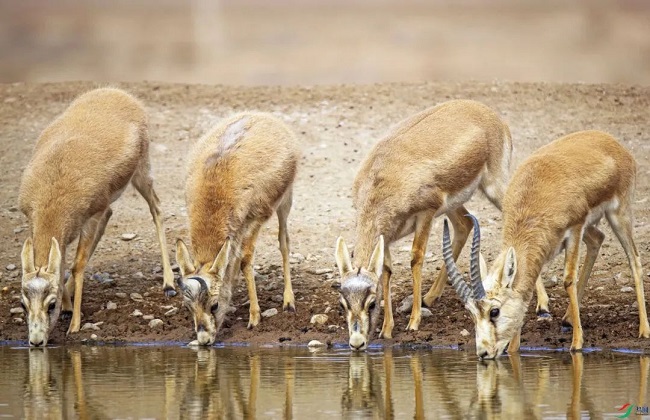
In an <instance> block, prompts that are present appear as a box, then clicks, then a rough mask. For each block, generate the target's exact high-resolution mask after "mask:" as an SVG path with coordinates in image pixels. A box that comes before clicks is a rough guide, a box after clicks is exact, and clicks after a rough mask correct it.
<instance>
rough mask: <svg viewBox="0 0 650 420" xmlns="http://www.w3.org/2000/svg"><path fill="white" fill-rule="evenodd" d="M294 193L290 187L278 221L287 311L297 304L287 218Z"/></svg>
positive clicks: (279, 207)
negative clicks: (292, 281)
mask: <svg viewBox="0 0 650 420" xmlns="http://www.w3.org/2000/svg"><path fill="white" fill-rule="evenodd" d="M291 203H292V193H291V188H290V189H289V193H288V195H287V196H286V197H285V198H284V199H283V201H282V203H280V206H278V210H277V214H278V223H279V225H280V229H279V232H278V242H279V243H280V253H282V270H283V275H284V295H283V301H282V309H283V310H285V311H290V312H295V311H296V304H295V300H294V295H293V288H292V286H291V266H290V264H289V233H288V231H287V219H288V218H289V212H290V211H291Z"/></svg>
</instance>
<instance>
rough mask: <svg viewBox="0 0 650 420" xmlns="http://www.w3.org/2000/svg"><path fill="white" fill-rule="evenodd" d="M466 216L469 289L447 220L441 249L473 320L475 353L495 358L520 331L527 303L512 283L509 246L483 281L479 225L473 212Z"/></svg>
mask: <svg viewBox="0 0 650 420" xmlns="http://www.w3.org/2000/svg"><path fill="white" fill-rule="evenodd" d="M468 216H469V217H471V218H472V221H473V222H474V238H473V240H472V250H471V253H470V284H471V289H470V288H469V287H468V286H467V284H466V283H465V280H463V277H462V275H461V274H460V272H459V271H458V268H457V267H456V263H454V259H453V257H452V251H451V243H450V239H449V226H448V224H447V220H445V222H444V229H443V245H442V252H443V257H444V260H445V267H446V268H447V273H448V275H449V279H450V281H451V285H452V286H453V287H454V289H455V290H456V292H457V293H458V295H459V296H460V298H461V300H462V301H463V303H464V304H465V308H467V310H468V311H469V313H470V315H471V317H472V320H473V321H474V326H475V328H476V354H477V355H478V356H479V357H480V358H481V359H494V358H496V357H498V356H500V355H501V354H503V352H504V351H505V349H506V347H508V344H509V343H510V340H512V338H513V337H514V336H515V335H516V334H517V333H518V332H519V331H520V329H521V326H522V324H523V320H524V315H525V313H526V308H527V304H526V302H525V300H524V299H523V297H522V296H521V295H520V294H519V293H518V292H517V291H516V290H514V289H513V287H512V282H513V280H514V278H515V275H516V273H517V260H516V257H515V251H514V249H513V248H512V247H511V248H509V249H508V250H507V251H506V252H505V253H503V254H502V255H501V256H499V257H498V258H497V260H496V262H495V264H494V265H493V267H492V270H491V271H490V272H489V274H488V275H487V277H486V279H485V282H484V281H483V279H482V278H481V267H480V266H481V262H480V261H479V260H480V242H481V235H480V228H479V224H478V221H477V220H476V218H475V217H474V216H472V215H468ZM483 271H484V270H483ZM484 283H485V285H486V286H487V288H488V290H487V291H486V290H485V289H484V288H483V284H484Z"/></svg>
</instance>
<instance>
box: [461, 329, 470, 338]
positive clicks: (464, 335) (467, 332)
mask: <svg viewBox="0 0 650 420" xmlns="http://www.w3.org/2000/svg"><path fill="white" fill-rule="evenodd" d="M460 335H462V336H463V337H467V336H468V335H469V331H467V330H466V329H463V331H461V332H460Z"/></svg>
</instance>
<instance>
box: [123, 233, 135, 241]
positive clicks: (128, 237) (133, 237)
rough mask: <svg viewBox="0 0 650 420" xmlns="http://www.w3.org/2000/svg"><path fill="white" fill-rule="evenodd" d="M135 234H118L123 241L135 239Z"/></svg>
mask: <svg viewBox="0 0 650 420" xmlns="http://www.w3.org/2000/svg"><path fill="white" fill-rule="evenodd" d="M136 236H138V234H137V233H123V234H122V236H120V238H121V239H122V240H123V241H132V240H134V239H135V237H136Z"/></svg>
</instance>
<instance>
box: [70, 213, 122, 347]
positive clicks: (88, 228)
mask: <svg viewBox="0 0 650 420" xmlns="http://www.w3.org/2000/svg"><path fill="white" fill-rule="evenodd" d="M111 214H113V212H112V211H111V209H110V207H109V208H107V209H106V210H105V211H103V212H101V213H97V214H95V215H94V216H93V217H91V218H90V219H89V220H88V221H87V222H86V224H85V225H84V226H83V228H82V229H81V235H80V236H79V244H78V245H77V254H76V256H75V260H74V264H73V265H72V270H71V271H72V274H71V278H70V279H69V280H68V282H73V283H72V284H70V285H68V284H66V287H68V293H69V291H70V289H71V288H72V285H74V304H73V308H72V320H71V321H70V327H68V332H67V333H68V334H70V333H76V332H79V328H80V327H81V295H82V293H83V286H84V271H85V270H86V264H88V260H90V257H91V256H92V254H93V251H95V248H96V247H97V243H98V242H99V240H100V239H101V237H102V235H103V234H104V229H105V228H106V224H107V223H108V219H109V218H110V217H111Z"/></svg>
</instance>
